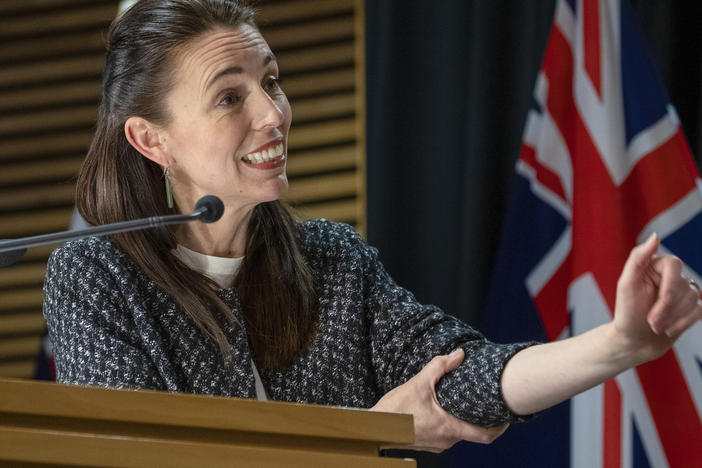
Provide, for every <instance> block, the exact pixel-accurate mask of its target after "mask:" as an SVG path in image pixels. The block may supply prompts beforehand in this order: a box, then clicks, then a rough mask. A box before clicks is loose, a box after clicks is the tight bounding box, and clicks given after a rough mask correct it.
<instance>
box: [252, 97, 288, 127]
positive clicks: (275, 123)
mask: <svg viewBox="0 0 702 468" xmlns="http://www.w3.org/2000/svg"><path fill="white" fill-rule="evenodd" d="M283 99H285V98H283ZM252 104H253V106H252V113H253V115H252V127H253V129H254V130H263V129H266V128H275V127H279V126H280V125H281V123H282V122H283V109H282V105H283V103H281V102H278V101H276V100H275V99H273V98H272V97H271V96H270V95H269V94H268V93H267V92H266V91H265V90H263V89H259V90H258V91H257V92H256V93H255V96H254V99H253V102H252Z"/></svg>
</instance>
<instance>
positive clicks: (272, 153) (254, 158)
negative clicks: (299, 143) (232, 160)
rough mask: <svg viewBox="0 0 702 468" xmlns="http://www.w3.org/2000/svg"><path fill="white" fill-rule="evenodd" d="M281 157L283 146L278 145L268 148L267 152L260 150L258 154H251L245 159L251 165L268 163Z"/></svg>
mask: <svg viewBox="0 0 702 468" xmlns="http://www.w3.org/2000/svg"><path fill="white" fill-rule="evenodd" d="M282 155H283V144H282V143H279V144H278V146H276V147H275V148H270V149H267V150H265V149H264V150H262V151H260V152H256V153H251V154H249V155H248V156H246V157H245V158H246V159H247V160H249V161H250V162H253V163H262V162H266V161H270V160H271V159H274V158H278V157H280V156H282Z"/></svg>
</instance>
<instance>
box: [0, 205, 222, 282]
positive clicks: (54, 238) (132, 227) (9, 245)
mask: <svg viewBox="0 0 702 468" xmlns="http://www.w3.org/2000/svg"><path fill="white" fill-rule="evenodd" d="M223 211H224V205H223V204H222V201H221V200H220V199H219V198H217V197H215V196H213V195H208V196H205V197H203V198H201V199H200V200H199V201H198V202H197V204H195V211H193V212H192V213H190V214H175V215H166V216H151V217H149V218H142V219H135V220H132V221H122V222H119V223H112V224H105V225H103V226H94V227H89V228H86V229H80V230H74V231H62V232H55V233H51V234H41V235H38V236H31V237H24V238H22V239H12V240H0V268H4V267H7V266H10V265H12V264H13V263H15V262H17V261H18V260H19V259H20V258H22V256H23V255H24V253H25V252H26V251H27V249H28V248H31V247H38V246H40V245H46V244H54V243H58V242H67V241H70V240H75V239H80V238H83V237H88V236H105V235H109V234H117V233H120V232H128V231H137V230H139V229H147V228H152V227H158V226H166V225H170V224H183V223H188V222H190V221H196V220H200V221H202V222H204V223H212V222H214V221H217V220H218V219H219V218H221V217H222V212H223Z"/></svg>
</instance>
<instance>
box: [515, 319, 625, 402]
mask: <svg viewBox="0 0 702 468" xmlns="http://www.w3.org/2000/svg"><path fill="white" fill-rule="evenodd" d="M619 341H620V339H619V338H617V334H616V333H613V327H612V324H611V323H609V324H606V325H602V326H600V327H597V328H594V329H592V330H590V331H588V332H586V333H583V334H581V335H578V336H575V337H572V338H568V339H565V340H562V341H555V342H551V343H546V344H541V345H536V346H532V347H529V348H526V349H523V350H522V351H520V352H519V353H517V354H515V355H514V357H512V359H510V360H509V362H508V363H507V365H506V366H505V369H504V371H503V374H502V395H503V398H504V400H505V402H506V403H507V406H509V408H510V409H511V410H512V411H513V412H514V413H517V414H531V413H535V412H537V411H541V410H544V409H546V408H548V407H550V406H553V405H556V404H558V403H560V402H562V401H564V400H567V399H568V398H571V397H572V396H574V395H576V394H578V393H580V392H582V391H585V390H587V389H589V388H592V387H594V386H596V385H598V384H600V383H602V382H604V381H605V380H607V379H609V378H612V377H614V376H615V375H617V374H618V373H620V372H622V371H624V370H625V369H628V368H629V367H632V366H634V365H637V364H638V363H639V362H637V358H636V356H634V355H632V353H630V352H625V351H623V350H625V349H627V347H626V346H625V345H624V344H623V343H620V342H619Z"/></svg>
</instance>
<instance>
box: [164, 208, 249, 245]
mask: <svg viewBox="0 0 702 468" xmlns="http://www.w3.org/2000/svg"><path fill="white" fill-rule="evenodd" d="M253 208H254V207H253V206H246V207H238V208H237V207H232V206H225V208H224V214H223V215H222V217H221V218H220V219H219V221H217V222H214V223H211V224H206V223H200V222H192V223H188V224H184V225H182V226H181V227H180V228H179V229H178V230H177V231H176V241H177V242H178V244H180V245H182V246H184V247H186V248H188V249H190V250H194V251H195V252H199V253H202V254H205V255H212V256H215V257H232V258H237V257H243V256H244V252H245V250H246V233H247V228H248V225H249V220H250V219H251V213H252V212H253Z"/></svg>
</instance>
